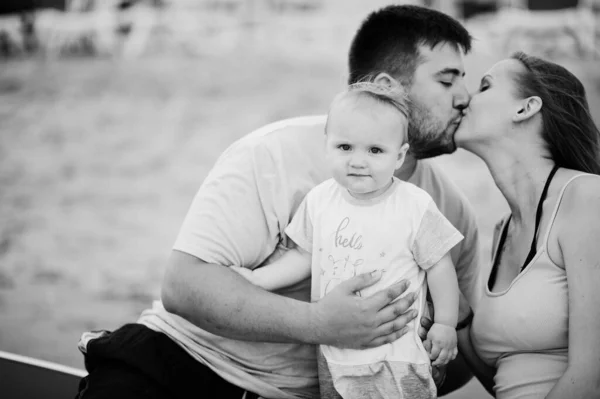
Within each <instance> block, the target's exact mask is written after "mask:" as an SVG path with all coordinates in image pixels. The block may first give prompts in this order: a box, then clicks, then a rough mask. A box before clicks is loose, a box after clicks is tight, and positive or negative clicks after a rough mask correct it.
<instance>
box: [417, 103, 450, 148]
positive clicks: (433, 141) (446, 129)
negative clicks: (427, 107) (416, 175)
mask: <svg viewBox="0 0 600 399" xmlns="http://www.w3.org/2000/svg"><path fill="white" fill-rule="evenodd" d="M456 128H457V126H456V125H454V124H450V125H443V124H442V123H440V122H439V121H437V120H435V119H434V118H433V117H432V115H431V114H430V112H429V111H424V110H422V109H420V108H419V107H418V106H416V107H414V108H413V112H412V115H411V118H410V122H409V124H408V143H409V144H410V150H409V151H410V153H411V154H412V155H413V156H414V157H415V158H417V159H425V158H432V157H437V156H438V155H442V154H451V153H453V152H454V151H456V144H455V143H454V132H455V131H456Z"/></svg>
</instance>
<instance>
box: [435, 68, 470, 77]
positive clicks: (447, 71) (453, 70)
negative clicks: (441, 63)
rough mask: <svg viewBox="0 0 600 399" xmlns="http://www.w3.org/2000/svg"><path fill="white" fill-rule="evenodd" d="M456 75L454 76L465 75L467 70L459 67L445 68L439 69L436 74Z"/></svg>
mask: <svg viewBox="0 0 600 399" xmlns="http://www.w3.org/2000/svg"><path fill="white" fill-rule="evenodd" d="M448 74H450V75H454V76H465V72H463V71H461V70H460V69H458V68H444V69H442V70H441V71H439V72H438V73H436V75H448Z"/></svg>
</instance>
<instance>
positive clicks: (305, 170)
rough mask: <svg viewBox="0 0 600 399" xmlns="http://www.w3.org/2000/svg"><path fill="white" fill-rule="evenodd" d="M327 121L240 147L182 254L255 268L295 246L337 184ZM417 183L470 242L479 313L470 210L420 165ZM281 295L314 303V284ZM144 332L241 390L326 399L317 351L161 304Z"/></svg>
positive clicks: (226, 161) (145, 316) (272, 132)
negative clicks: (237, 336) (307, 214)
mask: <svg viewBox="0 0 600 399" xmlns="http://www.w3.org/2000/svg"><path fill="white" fill-rule="evenodd" d="M325 121H326V117H325V116H309V117H300V118H295V119H288V120H284V121H280V122H276V123H274V124H271V125H268V126H265V127H263V128H261V129H258V130H256V131H254V132H253V133H250V134H248V135H246V136H244V137H242V138H241V139H239V140H238V141H236V142H235V143H233V144H232V145H231V146H230V147H229V148H228V149H227V150H225V151H224V152H223V154H222V155H221V156H220V157H219V159H218V161H217V162H216V164H215V166H214V167H213V169H212V170H211V171H210V173H209V174H208V176H207V177H206V178H205V180H204V182H203V183H202V185H201V187H200V189H199V190H198V192H197V194H196V196H195V198H194V200H193V202H192V204H191V206H190V208H189V211H188V213H187V215H186V217H185V219H184V221H183V224H182V226H181V230H180V232H179V235H178V237H177V240H176V242H175V244H174V246H173V249H174V250H177V251H181V252H185V253H188V254H190V255H193V256H195V257H197V258H199V259H202V260H203V261H205V262H209V263H216V264H221V265H224V266H229V265H240V266H244V267H248V268H255V267H257V266H259V265H261V264H266V263H268V262H270V261H272V260H273V259H276V258H277V257H279V256H280V255H281V254H282V253H283V251H284V250H285V248H287V247H288V245H289V239H288V237H287V235H286V234H285V233H284V231H285V228H286V227H287V225H288V224H289V222H290V221H291V220H292V217H293V215H294V213H295V212H296V210H297V209H298V206H299V205H300V203H301V202H302V200H303V198H304V197H305V196H306V194H307V193H308V192H309V190H310V189H312V188H313V187H315V186H316V185H317V184H319V183H322V182H323V181H325V180H326V179H328V178H329V177H330V176H329V172H328V170H327V168H326V167H325V159H324V158H325V157H324V149H325V141H324V140H325V138H324V127H325ZM409 181H410V182H411V183H413V184H415V185H416V186H418V187H420V188H422V189H424V190H425V191H427V192H428V193H429V194H430V195H431V197H432V198H433V200H434V201H435V202H436V204H437V206H438V208H439V209H440V211H441V212H442V213H443V214H444V215H445V216H446V217H447V218H448V220H450V222H451V223H452V224H453V225H454V226H455V227H456V228H457V229H458V230H459V231H460V232H461V233H462V234H463V235H464V236H465V239H464V240H463V241H462V242H460V243H459V244H458V245H456V246H455V247H454V248H453V249H452V250H451V255H452V259H453V261H454V264H455V266H456V269H457V275H458V278H459V285H460V287H461V290H462V291H463V293H464V294H465V296H466V297H467V299H468V300H469V301H470V302H471V304H472V305H474V304H475V301H476V299H477V296H478V295H476V292H477V291H475V289H476V286H477V285H476V282H477V279H478V265H479V242H478V233H477V227H476V224H475V216H474V213H473V211H472V209H471V206H470V204H469V203H468V201H467V200H466V198H465V197H464V195H463V194H462V193H461V192H460V191H459V190H458V189H457V188H456V186H455V185H454V184H453V183H452V182H451V181H450V180H449V179H448V178H447V177H446V176H444V175H443V173H441V171H440V170H439V168H437V167H435V166H434V165H433V164H432V163H431V162H430V161H427V160H425V161H419V162H418V164H417V168H416V170H415V172H414V173H413V176H411V178H410V179H409ZM278 293H279V294H281V295H285V296H287V297H291V298H296V299H299V300H303V301H309V300H310V279H307V280H305V281H303V282H301V283H298V284H296V285H294V286H291V287H287V288H285V289H282V290H280V291H278ZM248 300H250V301H251V300H252V298H248ZM139 322H140V323H142V324H144V325H146V326H148V327H150V328H152V329H154V330H156V331H161V332H163V333H165V334H167V335H168V336H170V337H171V338H172V339H173V340H174V341H175V342H177V343H179V344H180V345H181V346H182V347H183V348H184V349H185V350H186V351H187V352H188V353H190V355H191V356H193V357H194V358H195V359H197V360H198V361H199V362H201V363H203V364H205V365H207V366H208V367H210V368H211V369H213V370H214V371H215V372H216V373H218V374H219V375H221V376H222V377H223V378H224V379H226V380H227V381H229V382H231V383H233V384H235V385H238V386H240V387H242V388H245V389H247V390H250V391H253V392H256V393H258V394H260V395H262V396H264V397H267V398H275V397H277V398H317V397H318V396H319V393H318V379H317V366H316V360H315V348H314V346H310V345H303V344H281V343H257V342H245V341H238V340H233V339H229V338H224V337H220V336H217V335H214V334H211V333H209V332H207V331H205V330H203V329H200V328H198V327H197V326H195V325H193V324H192V323H190V322H188V321H187V320H185V319H183V318H181V317H178V316H176V315H174V314H171V313H169V312H167V311H166V310H165V309H164V307H163V306H162V304H161V303H160V302H159V301H157V302H155V303H154V305H153V307H152V308H151V309H148V310H146V311H144V312H143V313H142V315H141V317H140V319H139Z"/></svg>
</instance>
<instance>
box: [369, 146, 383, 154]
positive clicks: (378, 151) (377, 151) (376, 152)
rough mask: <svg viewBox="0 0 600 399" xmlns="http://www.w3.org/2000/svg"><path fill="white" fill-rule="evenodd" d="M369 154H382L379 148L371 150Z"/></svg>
mask: <svg viewBox="0 0 600 399" xmlns="http://www.w3.org/2000/svg"><path fill="white" fill-rule="evenodd" d="M371 153H373V154H381V153H383V150H382V149H381V148H379V147H373V148H371Z"/></svg>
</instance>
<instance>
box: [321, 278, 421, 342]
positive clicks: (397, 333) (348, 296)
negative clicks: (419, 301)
mask: <svg viewBox="0 0 600 399" xmlns="http://www.w3.org/2000/svg"><path fill="white" fill-rule="evenodd" d="M381 275H382V273H381V272H380V271H377V272H373V273H366V274H362V275H359V276H356V277H353V278H352V279H350V280H347V281H345V282H342V283H340V284H339V285H338V286H337V287H336V288H335V289H334V290H333V291H331V292H330V293H329V294H327V295H325V296H324V297H323V298H322V299H321V300H319V301H318V302H316V303H315V304H314V305H315V308H314V309H315V310H314V317H313V320H314V323H315V324H316V326H315V327H316V329H317V330H318V331H320V334H319V336H318V337H317V339H316V340H317V343H319V344H325V345H333V346H337V347H340V348H354V349H364V348H372V347H376V346H380V345H383V344H386V343H389V342H393V341H395V340H397V339H398V338H400V337H401V336H402V335H404V334H405V333H406V331H407V330H408V328H407V327H406V325H407V323H408V322H409V321H411V320H412V319H414V318H415V317H416V316H417V311H416V310H411V311H410V312H407V310H408V309H409V308H410V306H411V305H412V303H413V302H414V301H415V299H416V295H415V294H414V293H411V294H408V295H406V296H405V297H403V298H401V299H398V300H396V299H397V298H398V297H399V296H400V295H402V293H404V292H405V291H406V289H407V288H408V283H407V282H406V281H402V282H399V283H397V284H394V285H392V286H390V287H388V288H386V289H384V290H382V291H380V292H377V293H376V294H373V295H372V296H370V297H366V298H362V297H359V296H357V295H356V292H357V291H360V290H362V289H364V288H366V287H368V286H370V285H373V284H375V283H376V282H377V281H379V280H380V279H381Z"/></svg>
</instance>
